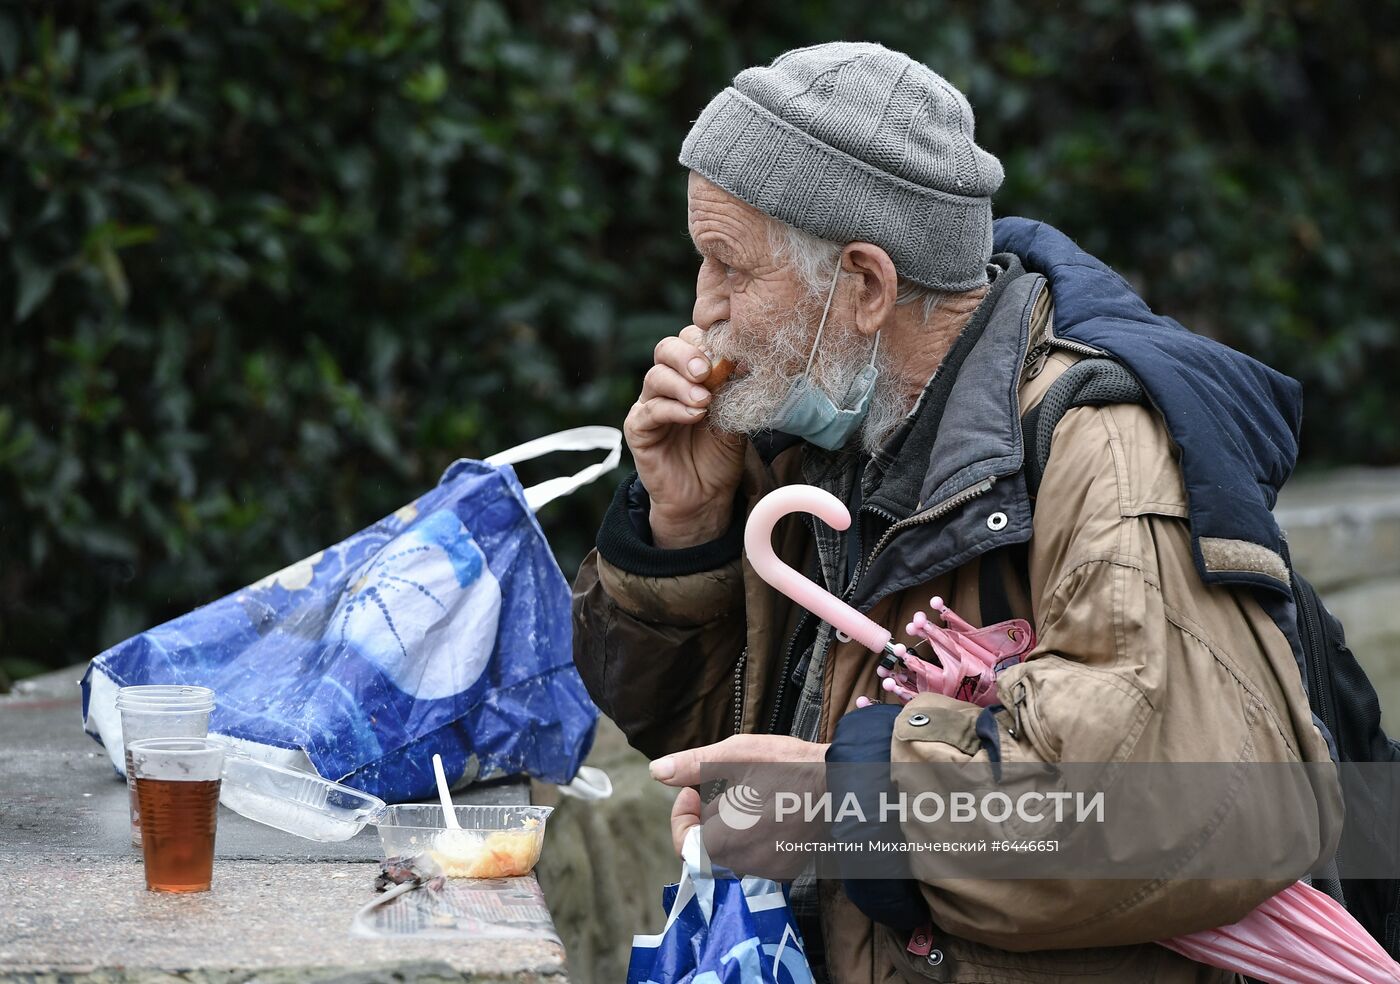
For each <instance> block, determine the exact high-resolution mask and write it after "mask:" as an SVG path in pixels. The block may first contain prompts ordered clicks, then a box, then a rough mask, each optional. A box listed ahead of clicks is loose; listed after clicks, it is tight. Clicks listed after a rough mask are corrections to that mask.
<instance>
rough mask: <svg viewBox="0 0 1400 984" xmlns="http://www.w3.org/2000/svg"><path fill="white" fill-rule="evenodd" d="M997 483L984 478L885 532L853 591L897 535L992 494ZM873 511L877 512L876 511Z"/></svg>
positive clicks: (858, 573) (862, 567)
mask: <svg viewBox="0 0 1400 984" xmlns="http://www.w3.org/2000/svg"><path fill="white" fill-rule="evenodd" d="M996 482H997V480H996V479H995V478H984V479H982V481H980V482H978V483H977V484H976V485H970V486H968V487H967V488H965V489H963V490H962V491H961V492H956V493H954V494H953V495H951V496H949V497H948V498H946V499H944V500H943V501H942V502H940V503H939V504H938V505H936V506H934V507H933V508H931V509H925V510H924V511H923V512H921V513H917V514H916V515H913V516H910V517H909V518H908V519H902V520H900V521H899V522H897V523H895V524H894V525H893V526H891V527H890V528H889V529H887V530H885V532H884V535H883V536H881V537H880V539H879V541H878V542H877V543H876V544H875V547H874V549H873V550H871V551H870V555H869V556H868V557H866V558H865V560H864V561H863V562H862V563H861V565H860V566H859V567H858V568H856V576H855V577H853V578H852V579H851V588H852V590H854V588H855V586H856V582H857V581H859V580H860V578H861V575H862V574H863V573H864V572H865V571H866V570H867V569H868V568H869V567H870V565H871V564H873V563H874V562H875V558H876V557H878V556H879V555H880V552H881V551H882V550H884V549H885V547H886V546H888V545H889V542H890V540H891V539H893V538H894V535H895V534H896V533H901V532H903V531H904V530H907V529H910V528H911V527H914V526H922V525H923V524H925V523H931V522H933V521H934V520H935V519H939V518H941V517H943V516H946V515H948V513H950V512H952V511H953V510H954V509H957V508H959V507H961V506H964V505H966V504H967V503H969V502H971V501H972V500H973V499H975V498H977V497H978V496H979V495H985V494H986V493H988V492H990V491H991V490H992V486H993V485H995V484H996ZM871 511H872V512H875V511H876V510H871Z"/></svg>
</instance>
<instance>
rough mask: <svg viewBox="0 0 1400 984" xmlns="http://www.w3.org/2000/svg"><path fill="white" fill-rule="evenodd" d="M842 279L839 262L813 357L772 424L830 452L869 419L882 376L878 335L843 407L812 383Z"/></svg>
mask: <svg viewBox="0 0 1400 984" xmlns="http://www.w3.org/2000/svg"><path fill="white" fill-rule="evenodd" d="M840 276H841V263H840V261H837V264H836V272H835V273H834V274H832V277H831V287H830V288H829V289H828V290H827V292H826V307H824V308H823V309H822V319H821V322H820V323H819V324H818V325H817V337H816V339H815V340H814V341H813V342H812V351H811V354H810V355H808V356H807V368H806V370H805V371H803V373H802V375H800V376H798V377H797V378H796V379H794V380H793V381H792V386H791V388H790V389H789V390H788V395H787V399H786V400H784V401H783V405H782V407H780V408H779V410H778V413H777V415H776V416H775V417H774V419H773V423H772V424H771V425H770V426H771V428H772V429H773V430H775V431H782V432H783V433H784V434H791V435H792V436H793V437H800V438H802V439H803V440H804V441H807V442H808V443H809V444H815V445H816V446H817V447H819V448H825V449H826V450H828V451H835V450H836V449H837V448H840V447H844V446H845V444H846V442H847V441H848V440H850V437H851V435H852V434H854V433H855V432H856V430H857V429H858V428H859V427H860V425H861V422H862V421H863V420H865V415H866V414H867V413H868V412H869V411H870V397H871V395H872V394H873V393H874V392H875V380H876V379H877V378H878V377H879V375H880V370H878V369H877V368H875V356H876V355H877V354H878V353H879V351H880V333H879V332H876V333H875V347H874V348H873V349H872V350H871V352H870V362H869V364H867V365H866V367H865V368H864V369H862V370H861V372H860V375H859V376H857V377H856V378H855V379H854V380H852V382H851V385H850V386H849V387H847V389H846V393H845V395H844V396H843V397H842V398H841V403H840V405H839V406H838V405H837V404H835V403H833V402H832V400H831V397H829V396H827V395H826V393H824V392H823V391H822V390H821V388H820V387H818V386H817V385H816V384H815V383H814V382H812V363H813V362H814V361H815V360H816V357H817V346H818V345H820V344H821V340H822V331H823V330H825V328H826V316H827V314H828V313H829V312H830V311H831V299H832V298H833V297H835V296H836V281H837V279H838V278H839V277H840Z"/></svg>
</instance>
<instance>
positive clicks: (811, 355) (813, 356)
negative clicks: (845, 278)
mask: <svg viewBox="0 0 1400 984" xmlns="http://www.w3.org/2000/svg"><path fill="white" fill-rule="evenodd" d="M840 276H841V259H840V257H837V259H836V272H835V273H833V274H832V275H831V287H830V288H829V289H828V290H827V292H826V307H824V308H822V320H821V322H820V323H819V324H818V325H817V337H816V338H814V339H812V351H811V352H810V353H809V354H808V355H807V371H806V375H810V374H811V372H812V363H813V362H815V361H816V359H817V346H818V345H820V344H821V340H822V332H823V331H825V330H826V316H827V313H828V312H829V311H830V310H831V299H832V298H833V297H835V296H836V281H837V278H839V277H840ZM876 344H879V342H878V338H877V341H876Z"/></svg>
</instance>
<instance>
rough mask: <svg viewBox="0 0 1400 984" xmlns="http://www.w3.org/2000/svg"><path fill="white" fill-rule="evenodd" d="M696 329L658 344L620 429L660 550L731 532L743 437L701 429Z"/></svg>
mask: <svg viewBox="0 0 1400 984" xmlns="http://www.w3.org/2000/svg"><path fill="white" fill-rule="evenodd" d="M703 338H704V334H703V333H702V332H701V331H700V329H699V328H697V327H696V326H695V325H690V326H689V327H687V328H685V329H684V330H683V331H682V332H681V333H680V335H678V336H675V335H673V336H671V337H668V338H663V339H662V340H661V341H660V342H658V343H657V345H656V352H655V355H654V357H653V358H654V359H655V363H656V364H655V365H653V366H652V367H651V369H649V370H648V371H647V374H646V378H645V379H644V380H643V382H642V393H641V396H639V397H638V398H637V402H636V403H634V404H633V405H632V409H631V410H630V411H629V412H628V414H627V420H626V421H625V422H624V423H623V425H622V432H623V434H624V435H626V437H627V446H628V448H630V449H631V451H632V458H633V460H634V461H636V463H637V476H638V477H639V478H640V479H641V482H642V485H643V486H645V487H646V490H647V494H648V495H649V496H650V497H651V535H652V542H653V543H655V544H656V545H657V546H658V547H662V548H664V549H676V548H679V547H690V546H694V545H695V544H697V543H705V542H708V541H710V540H716V539H718V538H719V537H721V536H723V535H724V531H725V530H727V529H728V528H729V520H730V514H731V513H732V512H733V507H734V492H735V490H736V489H737V488H738V487H739V476H740V473H741V471H742V469H743V463H744V438H743V437H742V436H739V435H735V434H723V433H720V432H718V431H715V430H713V429H712V428H709V427H705V426H703V424H704V421H705V412H706V410H707V409H708V407H709V405H710V400H711V394H710V391H709V390H707V389H706V388H705V387H704V386H702V385H701V383H702V382H704V380H705V378H706V377H707V376H709V374H710V359H709V356H707V355H706V354H705V352H704V351H703V350H702V349H701V348H700V343H701V342H702V341H703Z"/></svg>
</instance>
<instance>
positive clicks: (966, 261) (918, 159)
mask: <svg viewBox="0 0 1400 984" xmlns="http://www.w3.org/2000/svg"><path fill="white" fill-rule="evenodd" d="M680 162H681V163H682V164H684V165H685V166H686V167H688V168H690V169H692V170H694V171H696V172H698V173H699V174H700V175H701V176H703V177H705V178H707V179H708V180H710V181H712V182H714V183H715V184H716V185H718V186H719V187H721V188H723V189H724V190H725V191H727V192H729V193H730V194H731V195H734V196H735V197H737V198H740V199H742V200H744V201H746V202H748V203H749V204H750V205H752V206H753V207H754V208H756V209H758V210H759V211H761V212H765V213H767V214H768V215H771V216H773V217H774V218H777V219H781V220H782V221H784V222H787V223H789V224H790V225H794V226H796V227H797V228H799V229H802V230H804V231H805V232H809V233H811V234H812V235H814V236H818V237H820V238H822V239H827V240H831V241H833V242H838V243H842V244H844V243H848V242H852V241H854V240H863V241H865V242H870V243H875V244H876V245H877V246H880V247H881V248H882V249H884V250H885V252H887V253H889V254H890V258H891V259H892V260H893V261H894V265H895V269H896V270H897V271H898V272H899V273H900V275H901V276H904V277H907V278H908V279H910V280H913V281H916V282H917V283H920V284H923V285H924V286H925V287H932V288H934V289H935V290H946V291H963V290H971V289H972V288H974V287H980V286H981V285H982V284H985V283H986V282H987V272H986V264H987V261H988V260H989V259H990V258H991V251H992V199H991V196H992V193H993V192H995V191H996V190H997V188H998V187H999V186H1000V185H1001V180H1002V171H1001V163H1000V162H999V161H998V160H997V159H996V158H995V157H993V156H992V155H991V154H989V153H987V152H986V151H985V150H983V149H982V148H981V147H978V146H977V144H975V143H974V142H973V139H972V107H970V106H969V105H968V103H967V99H966V98H965V97H964V96H963V94H962V93H961V92H959V91H958V90H957V89H955V88H954V87H953V86H952V85H950V84H949V83H948V82H947V81H946V80H945V79H944V78H942V77H941V76H940V75H938V74H937V73H935V72H933V71H932V70H930V69H929V68H928V67H927V66H925V65H922V64H920V63H919V62H916V61H914V59H912V58H910V57H909V56H908V55H905V54H901V53H900V52H898V51H891V50H890V49H888V48H886V47H884V46H883V45H878V44H865V43H853V42H845V41H838V42H833V43H831V44H819V45H814V46H813V47H810V48H797V49H796V50H794V51H789V52H787V53H786V54H783V55H779V56H778V57H777V58H776V59H774V60H773V64H771V65H769V66H768V67H767V68H748V69H745V70H744V71H742V72H740V73H739V74H738V75H737V76H735V78H734V84H733V85H732V86H730V87H729V88H727V89H725V90H724V91H723V92H721V93H720V94H719V95H717V96H715V98H714V99H712V100H711V101H710V104H709V105H708V106H706V107H705V110H704V112H702V113H701V114H700V118H699V119H698V120H696V121H695V125H694V126H693V127H691V130H690V133H689V134H687V135H686V138H685V142H684V143H683V144H682V145H681V155H680Z"/></svg>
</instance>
